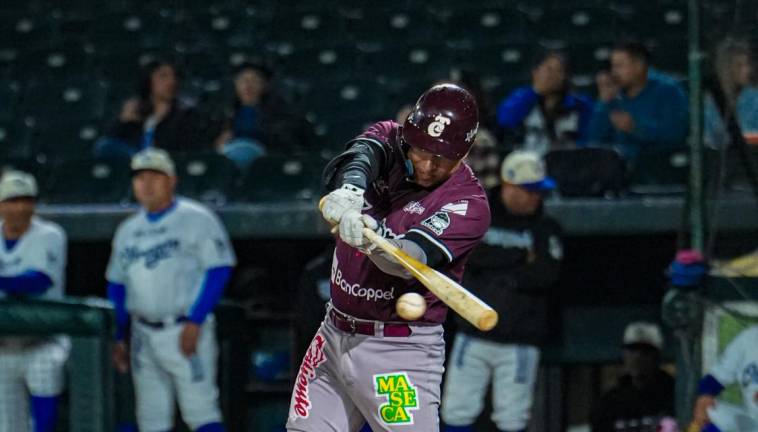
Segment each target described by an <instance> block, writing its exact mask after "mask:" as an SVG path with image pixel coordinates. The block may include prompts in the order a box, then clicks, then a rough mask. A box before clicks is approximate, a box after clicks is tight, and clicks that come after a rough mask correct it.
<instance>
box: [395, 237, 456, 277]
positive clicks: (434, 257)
mask: <svg viewBox="0 0 758 432" xmlns="http://www.w3.org/2000/svg"><path fill="white" fill-rule="evenodd" d="M405 239H406V240H410V241H412V242H413V243H416V244H417V245H419V247H420V248H421V249H422V250H423V251H424V253H425V254H426V265H428V266H429V267H431V268H438V267H441V266H443V265H445V264H448V263H449V261H448V260H447V256H446V255H445V254H444V253H443V252H442V251H441V250H440V247H439V246H437V245H436V244H434V243H432V242H431V241H429V239H427V238H426V237H424V236H422V235H421V234H419V233H416V232H413V231H411V232H409V233H408V234H406V235H405Z"/></svg>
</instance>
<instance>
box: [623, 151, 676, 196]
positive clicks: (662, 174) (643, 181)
mask: <svg viewBox="0 0 758 432" xmlns="http://www.w3.org/2000/svg"><path fill="white" fill-rule="evenodd" d="M688 175H689V153H688V149H686V148H678V149H663V150H655V151H653V150H647V151H643V152H642V153H640V156H639V157H638V158H637V161H636V163H635V165H634V166H632V167H630V176H629V192H631V193H633V194H639V195H671V194H682V193H684V192H685V191H686V190H687V179H688Z"/></svg>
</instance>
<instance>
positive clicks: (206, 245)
mask: <svg viewBox="0 0 758 432" xmlns="http://www.w3.org/2000/svg"><path fill="white" fill-rule="evenodd" d="M197 228H198V230H199V232H198V233H197V234H198V239H197V242H198V257H199V259H200V262H201V264H202V266H203V269H205V270H207V269H211V268H214V267H234V265H235V264H236V263H237V258H236V257H235V255H234V249H233V248H232V245H231V242H230V241H229V235H228V234H227V232H226V229H225V228H224V226H223V224H222V223H221V221H220V220H219V219H218V217H217V216H216V215H214V214H213V213H210V212H208V213H207V214H204V215H203V216H202V221H200V223H199V224H198V227H197Z"/></svg>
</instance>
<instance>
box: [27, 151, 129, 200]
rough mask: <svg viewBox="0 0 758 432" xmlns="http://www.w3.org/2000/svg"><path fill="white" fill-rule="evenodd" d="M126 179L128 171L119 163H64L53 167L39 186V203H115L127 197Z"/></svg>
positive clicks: (84, 161) (127, 181) (82, 161)
mask: <svg viewBox="0 0 758 432" xmlns="http://www.w3.org/2000/svg"><path fill="white" fill-rule="evenodd" d="M129 178H130V176H129V168H128V166H127V164H125V163H123V162H122V163H108V162H104V161H97V160H92V159H84V160H69V161H64V162H62V163H60V164H56V165H53V168H52V169H51V171H50V174H49V176H48V178H47V180H46V181H45V182H43V183H42V184H41V192H40V199H41V200H42V201H44V202H50V203H72V204H74V203H117V202H121V201H124V200H126V199H128V197H129V194H130V185H131V183H130V181H129Z"/></svg>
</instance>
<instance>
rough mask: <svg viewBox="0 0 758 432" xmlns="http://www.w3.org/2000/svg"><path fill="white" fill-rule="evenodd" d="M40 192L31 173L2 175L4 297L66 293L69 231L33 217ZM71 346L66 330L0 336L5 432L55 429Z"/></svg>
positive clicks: (0, 420)
mask: <svg viewBox="0 0 758 432" xmlns="http://www.w3.org/2000/svg"><path fill="white" fill-rule="evenodd" d="M36 197H37V183H36V181H35V180H34V177H32V176H31V175H29V174H26V173H23V172H20V171H8V172H6V173H5V174H4V175H3V176H2V178H0V217H2V222H0V235H2V244H0V299H2V298H26V297H36V298H44V299H60V298H62V297H63V285H64V280H65V275H64V271H65V268H66V235H65V233H64V232H63V230H62V229H61V227H59V226H58V225H56V224H54V223H52V222H48V221H45V220H42V219H40V218H38V217H36V216H34V208H35V202H36ZM70 348H71V344H70V341H69V339H68V338H67V337H66V336H62V335H61V336H51V337H26V336H23V337H15V336H14V337H0V432H24V431H31V430H34V431H35V432H43V431H45V432H46V431H50V432H52V431H53V430H55V422H56V418H57V413H58V398H59V395H60V394H61V393H62V392H63V382H64V366H65V363H66V360H67V359H68V355H69V350H70ZM30 405H31V414H32V419H33V422H30V421H29V411H30V410H29V408H30ZM32 423H33V429H32Z"/></svg>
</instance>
